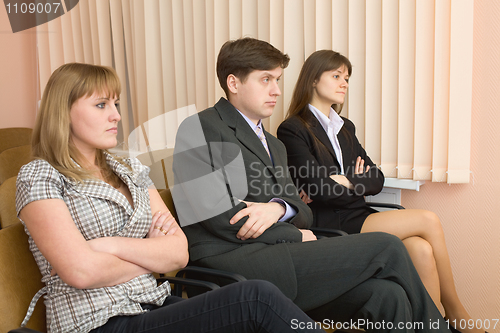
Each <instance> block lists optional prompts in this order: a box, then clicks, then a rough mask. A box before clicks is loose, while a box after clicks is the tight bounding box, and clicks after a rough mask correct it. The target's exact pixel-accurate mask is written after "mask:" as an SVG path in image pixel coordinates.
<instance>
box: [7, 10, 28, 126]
mask: <svg viewBox="0 0 500 333" xmlns="http://www.w3.org/2000/svg"><path fill="white" fill-rule="evenodd" d="M0 47H1V51H0V101H2V102H1V103H2V104H1V107H0V128H5V127H30V128H32V127H33V125H34V123H35V113H36V105H37V102H36V100H37V98H36V96H37V91H36V88H37V84H36V82H37V70H36V35H35V29H29V30H25V31H21V32H18V33H15V34H13V33H12V30H11V28H10V23H9V18H8V16H7V11H6V9H5V7H4V6H3V5H2V6H1V7H0Z"/></svg>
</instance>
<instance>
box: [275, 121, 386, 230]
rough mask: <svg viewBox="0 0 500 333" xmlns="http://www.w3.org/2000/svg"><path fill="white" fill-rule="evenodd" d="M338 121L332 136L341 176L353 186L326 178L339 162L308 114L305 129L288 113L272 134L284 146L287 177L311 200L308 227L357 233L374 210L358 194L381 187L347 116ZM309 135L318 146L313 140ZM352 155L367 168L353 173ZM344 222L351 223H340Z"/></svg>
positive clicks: (381, 181)
mask: <svg viewBox="0 0 500 333" xmlns="http://www.w3.org/2000/svg"><path fill="white" fill-rule="evenodd" d="M342 119H343V120H344V125H343V127H344V128H343V131H341V132H340V133H339V134H338V136H337V137H338V139H339V143H340V147H341V148H342V159H343V164H344V175H345V176H346V178H347V179H349V181H350V182H351V183H352V184H353V185H354V190H349V189H347V188H346V187H344V186H342V185H340V184H338V183H337V182H335V181H333V180H332V179H331V178H330V177H329V176H330V175H334V174H340V164H339V163H338V161H337V157H336V154H335V151H334V150H333V146H332V144H331V142H330V140H329V139H328V136H327V134H326V132H325V130H324V129H323V127H322V126H321V124H320V122H319V121H318V119H316V117H315V116H314V115H313V114H312V113H310V117H309V119H308V120H309V122H310V124H311V126H310V130H308V129H307V128H306V126H305V125H304V123H303V122H302V120H301V119H300V118H298V117H296V116H294V117H291V118H289V119H287V120H285V121H284V122H283V123H281V125H280V126H279V128H278V133H277V135H278V138H279V139H280V140H281V141H282V142H283V143H284V144H285V147H286V149H287V155H288V165H289V167H290V173H291V176H292V178H293V179H294V181H295V182H296V185H297V187H298V188H299V189H301V188H303V189H304V190H305V192H306V193H308V195H309V197H310V198H311V199H312V200H313V202H312V203H310V204H309V207H311V210H312V212H313V216H314V223H313V226H315V227H322V228H333V229H342V230H345V231H347V232H359V230H356V231H353V229H354V230H355V229H360V228H361V225H362V223H363V222H364V219H365V218H366V216H367V215H368V214H370V213H372V212H375V211H374V210H373V209H371V208H369V207H368V206H367V205H366V202H365V199H364V196H365V195H374V194H377V193H379V192H380V191H381V190H382V187H383V185H384V175H383V174H382V172H381V171H380V170H379V169H378V168H377V166H376V165H375V164H374V163H373V162H372V160H371V159H370V157H368V155H367V154H366V151H365V150H364V149H363V147H362V146H361V144H360V143H359V141H358V139H357V138H356V130H355V127H354V124H353V123H352V122H351V121H350V120H349V119H347V118H344V117H342ZM315 137H316V138H317V139H318V140H319V141H320V142H321V144H322V145H321V144H316V143H315ZM358 156H361V158H362V159H364V160H365V167H366V166H367V165H369V166H370V170H369V171H368V172H367V173H365V174H354V172H353V171H354V167H355V164H356V159H357V157H358ZM349 223H351V224H354V226H353V225H351V226H349V225H346V224H349Z"/></svg>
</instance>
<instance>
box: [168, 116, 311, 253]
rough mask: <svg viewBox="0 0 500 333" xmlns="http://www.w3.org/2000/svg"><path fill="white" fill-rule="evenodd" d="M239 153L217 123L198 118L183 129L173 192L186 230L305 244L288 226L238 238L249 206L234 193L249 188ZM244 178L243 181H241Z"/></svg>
mask: <svg viewBox="0 0 500 333" xmlns="http://www.w3.org/2000/svg"><path fill="white" fill-rule="evenodd" d="M200 126H201V127H200ZM219 126H220V124H219ZM200 131H201V134H200ZM200 135H201V137H202V140H200ZM202 141H203V142H202ZM207 142H208V144H207ZM238 153H239V147H238V146H237V145H236V144H234V143H231V142H224V138H223V137H222V136H221V133H220V130H219V128H218V127H217V123H215V124H214V123H213V122H211V121H207V120H206V119H205V118H203V117H202V118H198V117H197V116H196V115H195V116H193V117H190V118H188V119H186V120H185V121H184V122H183V123H182V124H181V126H180V127H179V130H178V132H177V137H176V145H175V151H174V159H173V172H174V176H175V185H174V190H173V191H172V194H173V197H174V203H175V205H176V210H177V213H178V216H179V220H180V223H181V226H183V227H185V226H187V225H192V224H195V223H200V225H201V226H202V227H203V228H204V229H205V230H207V231H208V232H210V233H211V234H212V235H214V236H216V237H218V238H219V239H223V240H226V241H229V242H232V243H241V244H248V243H254V242H259V243H267V244H276V243H277V241H278V240H280V241H281V240H286V241H288V242H291V241H293V242H301V241H302V233H301V232H300V231H299V230H298V229H297V228H296V227H295V226H293V225H291V224H289V223H286V222H277V223H275V224H274V225H273V226H271V227H270V228H269V229H268V230H266V231H265V232H264V233H263V234H262V235H261V236H260V237H258V238H256V239H247V240H244V241H242V240H239V239H238V238H237V237H236V234H237V233H238V231H239V230H240V228H241V227H242V226H243V224H244V223H245V222H246V220H247V217H245V218H243V219H241V220H240V221H238V222H237V223H235V224H230V223H229V220H230V219H231V218H232V217H233V216H234V215H235V214H236V213H237V212H238V211H240V210H241V209H243V208H245V207H246V204H245V203H242V202H240V201H239V199H238V197H239V195H238V193H235V191H239V190H241V186H243V185H246V175H245V173H244V171H245V170H244V166H242V165H240V164H238V163H237V162H238V161H237V160H238V158H237V156H238ZM241 174H242V175H243V177H244V179H243V180H242V179H239V180H238V179H236V178H237V177H239V176H240V175H241ZM242 181H243V182H244V183H245V184H242ZM238 184H239V185H241V186H238ZM235 185H236V186H235ZM243 198H244V197H243ZM240 199H242V198H241V197H240ZM285 200H286V199H285ZM287 202H288V201H287ZM179 205H180V206H181V208H180V209H179Z"/></svg>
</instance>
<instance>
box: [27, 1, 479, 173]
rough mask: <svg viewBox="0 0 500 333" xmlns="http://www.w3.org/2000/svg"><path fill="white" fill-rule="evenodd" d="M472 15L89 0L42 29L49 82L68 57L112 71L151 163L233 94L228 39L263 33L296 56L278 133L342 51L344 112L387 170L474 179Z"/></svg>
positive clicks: (318, 5) (354, 5) (336, 6)
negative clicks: (298, 87)
mask: <svg viewBox="0 0 500 333" xmlns="http://www.w3.org/2000/svg"><path fill="white" fill-rule="evenodd" d="M472 18H473V0H453V1H451V0H418V1H416V0H143V1H141V0H80V2H79V4H78V5H77V6H76V7H75V8H74V9H72V10H71V11H69V12H67V13H66V14H65V15H63V16H61V17H60V18H58V19H56V20H53V21H50V22H48V23H47V24H44V25H42V26H39V27H38V28H37V36H38V52H39V72H40V87H41V90H42V91H43V88H44V87H45V84H46V82H47V80H48V77H49V76H50V73H51V72H52V71H53V70H55V69H56V68H57V67H58V66H60V65H61V64H63V63H67V62H72V61H79V62H87V63H94V64H100V65H108V66H113V67H114V68H115V69H116V70H117V72H118V74H119V76H120V78H121V80H122V84H123V91H122V96H121V108H122V111H121V112H122V123H121V124H122V131H121V140H122V141H123V145H122V146H121V148H123V149H129V150H130V151H133V152H136V154H140V153H143V152H149V154H148V156H149V157H148V158H149V162H148V161H146V162H148V163H150V164H151V163H153V162H154V161H157V160H161V159H162V158H164V157H165V156H167V155H168V153H165V151H167V152H168V151H171V149H172V148H173V146H174V143H175V142H174V140H175V133H176V130H177V127H178V125H179V124H180V122H181V121H182V120H183V119H184V118H185V117H187V116H189V115H191V114H194V113H195V112H197V111H201V110H203V109H205V108H207V107H209V106H211V105H213V104H214V103H215V102H216V101H217V100H218V99H219V97H221V96H223V92H222V89H221V88H220V87H219V83H218V80H217V77H216V74H215V63H216V57H217V54H218V51H219V49H220V47H221V45H222V44H223V43H224V42H225V41H226V40H228V39H235V38H239V37H242V36H251V37H256V38H260V39H263V40H266V41H269V42H270V43H271V44H273V45H274V46H276V47H277V48H279V49H281V50H283V51H284V52H286V53H288V54H289V55H290V57H291V61H290V65H289V67H288V68H287V69H286V70H285V72H284V75H283V79H282V80H281V81H280V82H281V83H280V85H281V89H282V95H281V97H280V99H279V102H278V105H277V106H276V109H275V112H274V114H273V116H272V117H271V118H269V119H266V120H265V121H264V125H265V126H266V128H267V129H268V130H270V131H271V132H272V133H275V131H276V129H277V127H278V126H279V124H280V123H281V121H282V120H283V119H284V116H285V114H286V109H287V106H288V104H289V102H290V98H291V94H292V91H293V87H294V84H295V81H296V79H297V76H298V73H299V71H300V68H301V66H302V63H303V62H304V60H305V59H306V58H307V56H308V55H310V54H311V53H312V52H314V51H315V50H318V49H325V48H326V49H334V50H336V51H339V52H341V53H342V54H344V55H346V56H347V57H349V59H350V60H351V62H352V63H353V76H352V78H351V80H350V88H349V94H348V98H347V101H346V105H345V106H344V109H343V111H342V115H344V116H346V117H348V118H350V119H351V120H352V121H353V122H354V123H355V124H356V127H357V136H358V138H359V140H360V142H361V143H362V144H363V145H364V147H365V148H366V150H367V152H368V154H369V155H370V156H371V157H372V159H373V160H374V161H375V162H376V163H377V164H378V165H379V166H380V167H381V169H382V170H383V171H384V173H385V174H386V176H387V177H397V178H409V179H415V180H432V181H435V182H448V183H467V182H469V176H470V170H469V169H470V128H471V127H470V118H471V94H472V83H471V82H472ZM159 151H163V153H158V152H159ZM155 154H156V155H157V156H155ZM158 156H159V157H158ZM146 160H147V159H146ZM162 168H163V167H162ZM158 172H160V173H161V174H162V175H163V176H165V170H164V168H163V170H160V171H158Z"/></svg>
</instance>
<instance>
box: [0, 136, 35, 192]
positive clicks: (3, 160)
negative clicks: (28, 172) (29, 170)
mask: <svg viewBox="0 0 500 333" xmlns="http://www.w3.org/2000/svg"><path fill="white" fill-rule="evenodd" d="M31 159H32V158H31V145H23V146H18V147H13V148H9V149H6V150H4V151H3V152H1V153H0V184H2V183H3V182H4V181H6V180H7V179H9V178H10V177H14V176H17V174H18V172H19V169H21V167H22V166H23V165H25V164H27V163H29V162H30V161H31Z"/></svg>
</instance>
